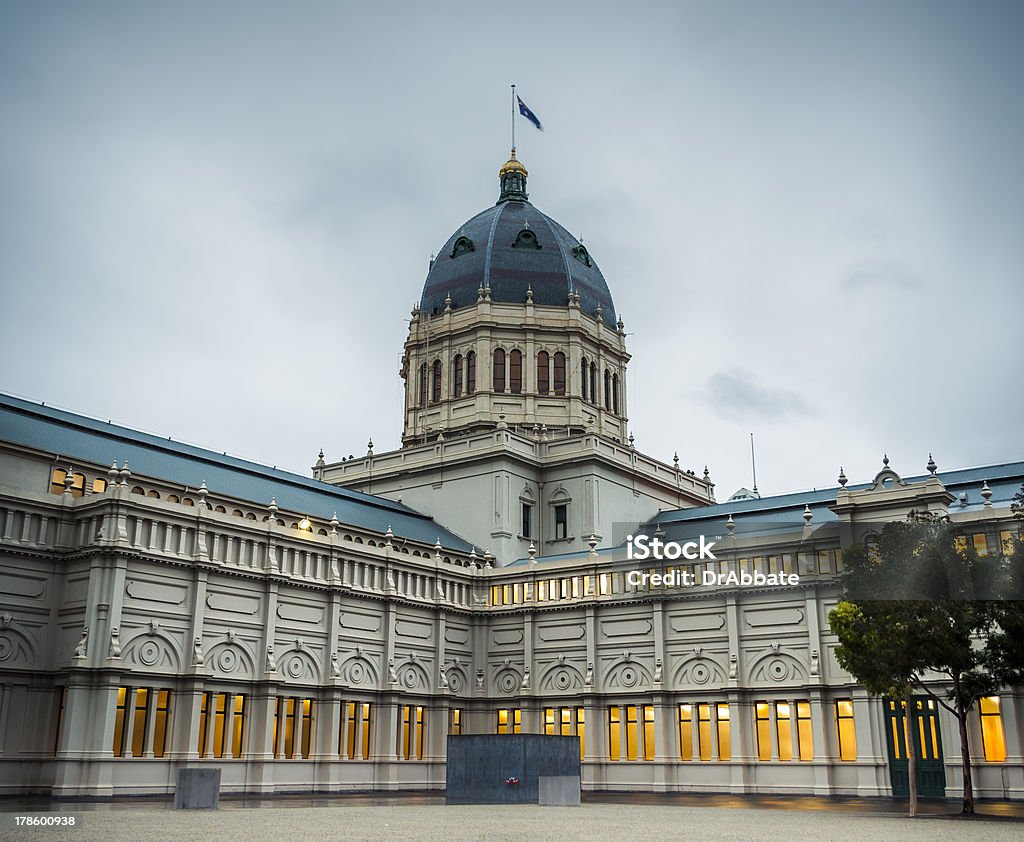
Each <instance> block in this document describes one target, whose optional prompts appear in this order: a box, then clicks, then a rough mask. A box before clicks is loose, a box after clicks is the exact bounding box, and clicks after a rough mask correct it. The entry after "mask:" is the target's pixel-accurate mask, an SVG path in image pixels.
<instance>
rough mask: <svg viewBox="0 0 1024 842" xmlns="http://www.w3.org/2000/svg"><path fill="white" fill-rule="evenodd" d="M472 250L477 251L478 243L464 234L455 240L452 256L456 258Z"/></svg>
mask: <svg viewBox="0 0 1024 842" xmlns="http://www.w3.org/2000/svg"><path fill="white" fill-rule="evenodd" d="M471 251H476V244H475V243H474V242H473V241H472V240H471V239H470V238H469V237H467V236H465V235H463V236H461V237H459V238H458V239H457V240H456V241H455V243H454V245H452V253H451V255H450V257H451V258H452V260H454V259H455V258H456V257H462V255H464V254H469V252H471Z"/></svg>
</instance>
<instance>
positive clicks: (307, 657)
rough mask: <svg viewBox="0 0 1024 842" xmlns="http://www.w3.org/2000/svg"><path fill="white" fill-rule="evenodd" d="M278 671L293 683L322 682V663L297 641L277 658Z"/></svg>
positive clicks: (304, 645)
mask: <svg viewBox="0 0 1024 842" xmlns="http://www.w3.org/2000/svg"><path fill="white" fill-rule="evenodd" d="M277 671H278V673H279V674H280V675H282V676H284V677H285V678H287V679H290V680H291V681H303V682H311V681H312V682H316V681H320V662H319V661H318V660H317V658H316V657H315V656H314V655H313V653H312V652H311V651H310V650H309V647H308V646H306V644H304V643H302V642H301V641H295V643H293V644H292V645H291V646H290V647H288V648H287V649H285V650H284V651H283V652H281V654H280V655H279V656H277Z"/></svg>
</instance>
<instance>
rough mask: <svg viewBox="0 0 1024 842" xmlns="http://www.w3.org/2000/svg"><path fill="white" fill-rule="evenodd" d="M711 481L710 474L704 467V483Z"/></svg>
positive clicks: (706, 467)
mask: <svg viewBox="0 0 1024 842" xmlns="http://www.w3.org/2000/svg"><path fill="white" fill-rule="evenodd" d="M710 479H711V472H710V471H709V470H708V466H707V465H705V466H704V482H708V481H709V480H710Z"/></svg>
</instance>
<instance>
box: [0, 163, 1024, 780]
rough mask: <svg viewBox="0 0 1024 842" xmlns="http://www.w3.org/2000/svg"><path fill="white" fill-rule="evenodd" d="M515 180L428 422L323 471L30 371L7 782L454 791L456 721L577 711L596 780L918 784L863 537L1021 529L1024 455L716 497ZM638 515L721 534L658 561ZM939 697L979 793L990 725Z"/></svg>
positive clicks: (11, 625)
mask: <svg viewBox="0 0 1024 842" xmlns="http://www.w3.org/2000/svg"><path fill="white" fill-rule="evenodd" d="M499 180H500V195H499V199H498V202H497V204H496V205H495V206H494V207H493V208H489V209H487V210H485V211H484V212H482V213H481V214H478V215H477V216H474V217H473V218H472V219H470V220H468V221H467V222H466V223H465V225H463V226H461V227H460V229H459V230H458V232H457V233H456V234H454V235H453V236H452V237H451V238H450V239H449V241H448V242H447V243H446V244H445V246H444V248H443V249H442V250H441V251H440V252H439V256H438V257H437V258H436V259H435V260H434V261H433V263H432V265H431V268H430V272H429V273H428V276H427V280H426V284H425V286H424V289H423V293H422V298H421V301H420V304H419V305H418V306H417V307H416V308H415V309H414V310H413V313H412V319H411V322H410V330H409V336H408V339H407V341H406V346H405V356H404V360H403V367H402V376H403V377H404V379H405V383H406V401H405V421H404V431H403V437H402V447H401V448H400V449H398V450H395V451H393V452H388V453H380V454H378V453H374V451H373V448H372V446H371V447H370V448H369V449H368V452H367V453H366V455H365V456H364V457H360V458H356V459H349V460H345V461H343V462H338V463H332V464H329V463H328V462H326V461H325V460H324V459H323V456H321V458H320V460H318V462H317V464H316V466H315V467H314V469H313V477H312V478H305V477H299V476H296V475H292V474H288V473H286V472H283V471H278V470H276V469H269V468H266V467H264V466H260V465H255V464H252V463H248V462H245V461H242V460H238V459H234V458H231V457H227V456H224V455H221V454H217V453H214V452H211V451H207V450H203V449H201V448H196V447H192V446H189V445H184V444H180V443H177V442H174V441H170V440H166V439H161V438H158V437H155V436H150V435H147V434H143V433H139V432H137V431H133V430H129V429H125V428H122V427H118V426H115V425H112V424H110V423H105V422H99V421H95V420H92V419H89V418H85V417H82V416H79V415H76V414H73V413H69V412H65V411H61V410H56V409H52V408H49V407H45V406H41V405H37V404H33V403H30V402H27V401H23V400H19V399H17V398H13V397H6V396H0V593H2V595H3V601H4V607H3V609H2V612H0V791H3V792H5V793H27V792H44V793H52V794H54V795H63V796H74V795H110V794H136V793H169V792H171V791H172V789H173V786H174V782H175V777H176V770H177V769H178V768H179V767H180V766H181V765H183V764H185V763H190V764H192V763H210V764H216V765H217V766H219V767H221V768H222V769H223V787H224V790H225V791H229V792H287V791H322V792H342V791H347V790H366V789H380V790H397V789H439V788H442V787H443V785H444V776H445V741H446V737H447V735H448V734H459V733H493V732H497V733H515V732H536V733H559V734H568V735H578V736H579V738H580V750H581V756H582V757H583V785H584V787H585V788H586V789H598V790H601V789H603V790H642V791H654V792H660V791H698V792H699V791H705V792H758V793H813V794H823V795H827V794H851V795H883V794H889V793H891V792H892V791H894V788H895V789H896V790H897V791H898V790H899V788H900V786H905V783H906V773H905V760H901V758H900V752H899V749H898V747H897V743H896V742H894V736H893V735H894V734H898V733H899V732H898V729H899V727H901V726H900V724H899V721H900V717H899V716H898V715H897V714H896V711H895V710H894V709H893V708H890V707H889V706H887V704H886V703H885V702H884V701H883V700H879V699H874V698H870V697H869V696H868V695H867V694H866V692H865V691H864V690H863V689H862V688H860V687H858V686H857V685H856V684H855V683H854V682H853V681H852V679H851V677H850V676H849V675H847V674H846V673H844V672H843V671H842V670H841V669H840V668H839V667H838V665H837V664H836V662H835V659H834V656H833V654H832V652H833V648H834V646H835V639H834V638H833V636H832V635H831V633H830V631H829V628H828V623H827V615H828V612H829V610H830V609H831V608H832V606H834V604H835V603H836V600H837V599H838V596H839V588H838V585H837V575H838V573H839V572H840V571H841V569H842V554H843V550H844V549H845V548H848V547H849V546H850V545H851V544H852V543H855V542H858V541H861V540H863V538H864V537H865V535H867V534H869V533H870V532H871V531H872V530H875V529H877V527H878V524H879V523H881V522H884V521H887V520H893V519H903V518H905V517H906V516H907V515H908V513H909V512H911V511H916V512H921V511H928V512H932V513H936V514H943V515H948V516H949V517H950V518H951V519H952V520H953V521H954V522H957V523H960V524H963V525H965V527H967V528H969V530H970V531H971V534H973V536H974V541H975V544H976V546H977V547H979V548H980V549H987V550H992V551H994V550H996V549H997V548H998V547H999V546H1000V543H1001V542H1004V541H1005V540H1006V539H1007V538H1008V536H1009V535H1010V533H1011V531H1012V530H1013V529H1015V527H1014V526H1013V518H1012V517H1011V513H1010V510H1009V502H1010V500H1011V499H1012V497H1013V494H1014V492H1015V491H1016V490H1017V489H1018V488H1019V487H1020V485H1021V483H1022V481H1024V463H1012V464H1006V465H994V466H987V467H984V468H980V469H971V470H959V471H948V472H940V471H939V470H938V468H937V467H936V466H935V465H934V463H933V462H931V460H929V465H928V466H927V469H926V473H924V474H923V475H921V476H915V477H907V478H904V477H901V476H900V475H899V474H898V473H897V472H896V471H895V470H894V469H893V468H891V467H890V466H889V465H888V462H887V461H886V462H885V464H883V466H882V467H881V469H880V471H879V472H878V474H877V475H876V476H875V477H874V478H873V479H871V480H870V481H868V482H864V483H861V484H856V485H851V484H849V483H848V481H847V478H846V477H845V476H842V475H840V478H839V484H838V485H837V487H836V488H833V489H828V490H821V491H814V492H808V493H800V494H791V495H783V496H776V497H759V496H758V495H756V494H754V493H749V494H745V495H738V496H736V497H734V498H733V499H732V500H730V501H729V502H727V503H723V504H718V503H716V502H715V497H714V484H713V483H712V482H711V479H710V476H709V474H708V473H707V471H705V472H704V474H703V476H697V475H695V474H693V473H691V472H687V471H683V470H681V469H680V468H679V464H678V460H675V461H674V463H673V464H667V463H664V462H661V461H659V460H657V459H653V458H651V457H649V456H646V455H644V454H641V453H639V452H638V451H637V450H636V448H635V447H634V445H633V442H632V440H631V438H630V436H629V432H628V421H627V419H628V415H627V406H628V402H627V388H626V387H627V365H628V364H629V362H630V360H629V355H628V354H627V353H626V350H625V346H624V342H623V335H624V334H623V325H622V322H621V320H619V319H618V317H617V315H616V312H615V308H614V303H613V300H612V297H611V293H610V291H609V289H608V286H607V284H606V283H605V280H604V278H603V276H602V274H601V272H600V270H599V269H598V267H597V264H596V262H595V259H594V257H593V256H592V255H591V254H590V253H589V251H588V250H587V249H586V248H585V247H584V246H583V244H582V243H581V242H579V241H578V240H576V239H575V238H573V237H572V236H571V235H570V234H568V232H567V231H566V230H565V229H564V228H562V227H561V226H560V225H558V224H557V223H556V222H554V221H553V220H551V219H549V218H548V217H547V216H545V215H544V214H543V213H541V212H540V211H538V210H537V209H536V208H535V207H534V206H533V205H532V204H530V203H529V201H528V196H527V193H526V180H527V172H526V169H525V167H524V166H523V165H522V163H520V162H519V161H518V160H516V158H515V154H514V151H513V154H512V157H511V158H510V159H509V161H508V162H507V163H506V164H505V165H504V166H503V167H502V168H501V171H500V174H499ZM641 411H642V408H641ZM627 534H633V535H640V534H644V535H647V536H648V537H661V538H664V539H665V540H668V541H677V542H680V543H682V542H686V541H691V540H692V541H695V542H699V537H700V536H704V537H705V538H706V539H707V540H708V541H713V542H714V543H715V545H716V547H715V555H716V558H715V559H714V560H710V559H703V560H701V559H694V560H686V561H683V560H680V561H679V562H677V563H669V564H668V566H667V567H665V566H663V565H664V564H665V562H659V563H658V565H657V566H655V565H654V563H653V562H645V563H641V564H638V561H637V560H635V559H630V558H629V557H628V555H629V551H628V544H627V542H626V536H627ZM638 568H639V570H638ZM665 573H670V574H672V575H679V574H681V573H686V574H687V575H688V576H690V577H693V580H695V581H696V582H698V583H700V585H699V586H698V587H667V588H666V587H660V586H653V585H652V584H651V579H650V578H649V576H648V577H646V578H645V577H644V574H657V575H664V574H665ZM729 573H733V574H736V575H737V576H741V575H748V576H753V575H754V574H755V573H757V574H760V575H763V576H765V577H767V576H775V577H782V576H785V577H790V576H793V575H796V576H798V578H799V582H793V581H792V580H791V579H788V578H787V579H785V580H784V583H782V584H777V585H773V586H771V587H753V586H749V585H744V584H735V583H733V582H732V581H730V580H729V579H727V578H723V579H719V577H720V576H722V575H723V574H726V575H727V574H729ZM706 576H707V577H708V578H707V579H706V578H705V577H706ZM922 714H923V717H924V718H923V721H924V722H925V723H927V724H928V725H929V726H931V725H934V727H929V728H928V733H929V734H930V735H931V737H930V740H928V741H926V756H925V758H924V759H925V760H927V761H929V765H928V767H927V771H928V774H929V775H930V777H929V779H928V780H929V786H931V790H930V791H934V792H940V793H941V792H943V791H944V792H946V793H948V794H951V795H952V794H955V793H956V792H957V791H958V790H959V787H960V781H959V774H960V772H959V753H958V751H957V747H958V737H957V733H956V727H955V722H954V721H953V720H952V718H950V717H948V716H946V715H945V714H943V713H941V712H940V711H938V710H935V709H934V707H929V703H928V702H927V701H925V702H923V703H922ZM971 728H972V734H971V736H972V741H973V746H974V747H975V764H976V765H975V777H974V780H975V786H976V792H977V793H978V794H979V795H981V796H991V797H1017V798H1019V797H1022V796H1024V758H1022V754H1024V699H1022V695H1021V688H1009V689H1007V690H1006V691H1005V692H1003V693H1002V694H1000V696H998V697H993V698H991V699H987V700H985V702H984V703H983V704H982V705H981V706H980V710H978V711H976V712H975V713H974V714H973V715H972V719H971ZM894 729H896V730H894ZM897 742H898V741H897ZM901 764H902V769H903V771H902V775H903V777H902V779H901V778H900V774H901Z"/></svg>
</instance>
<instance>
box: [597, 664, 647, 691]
mask: <svg viewBox="0 0 1024 842" xmlns="http://www.w3.org/2000/svg"><path fill="white" fill-rule="evenodd" d="M652 683H653V682H652V681H651V673H650V672H649V671H648V670H647V668H646V667H645V666H644V665H643V664H641V663H639V662H638V661H635V660H633V659H632V658H631V657H628V656H627V657H624V658H621V659H620V660H618V661H616V662H615V663H613V664H612V665H611V666H609V667H608V669H607V670H606V671H605V686H606V687H609V688H612V687H616V688H618V687H621V688H623V689H624V690H633V689H636V688H640V687H650V686H651V684H652Z"/></svg>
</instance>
